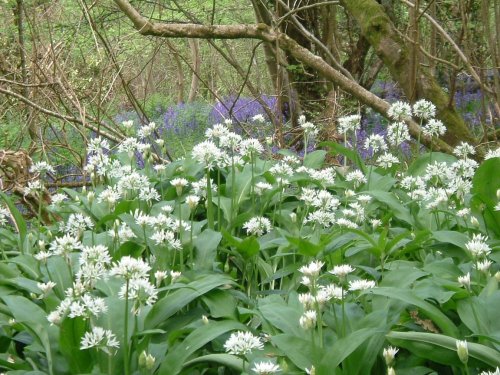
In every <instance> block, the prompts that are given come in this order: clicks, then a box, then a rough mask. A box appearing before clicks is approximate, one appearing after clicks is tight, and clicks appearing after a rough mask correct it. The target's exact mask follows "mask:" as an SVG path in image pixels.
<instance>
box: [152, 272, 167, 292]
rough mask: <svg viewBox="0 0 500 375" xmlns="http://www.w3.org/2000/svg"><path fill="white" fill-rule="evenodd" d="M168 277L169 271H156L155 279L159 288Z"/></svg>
mask: <svg viewBox="0 0 500 375" xmlns="http://www.w3.org/2000/svg"><path fill="white" fill-rule="evenodd" d="M167 277H168V271H160V270H158V271H156V272H155V280H156V287H157V288H159V287H160V285H161V283H162V282H163V280H165V279H166V278H167Z"/></svg>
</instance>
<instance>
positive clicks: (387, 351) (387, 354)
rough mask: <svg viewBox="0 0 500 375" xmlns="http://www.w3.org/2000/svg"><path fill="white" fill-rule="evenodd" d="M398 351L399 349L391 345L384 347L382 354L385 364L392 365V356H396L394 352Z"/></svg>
mask: <svg viewBox="0 0 500 375" xmlns="http://www.w3.org/2000/svg"><path fill="white" fill-rule="evenodd" d="M398 351H399V349H397V348H393V347H392V346H389V347H387V348H384V352H383V356H384V359H385V363H386V365H387V366H391V365H392V363H393V362H394V358H395V357H396V353H397V352H398Z"/></svg>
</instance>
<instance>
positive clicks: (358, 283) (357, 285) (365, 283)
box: [349, 279, 375, 291]
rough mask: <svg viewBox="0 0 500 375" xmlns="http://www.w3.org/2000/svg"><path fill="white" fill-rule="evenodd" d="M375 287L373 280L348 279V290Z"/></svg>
mask: <svg viewBox="0 0 500 375" xmlns="http://www.w3.org/2000/svg"><path fill="white" fill-rule="evenodd" d="M372 288H375V281H373V280H364V279H361V280H353V281H349V290H350V291H355V290H366V289H372Z"/></svg>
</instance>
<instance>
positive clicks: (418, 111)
mask: <svg viewBox="0 0 500 375" xmlns="http://www.w3.org/2000/svg"><path fill="white" fill-rule="evenodd" d="M413 114H414V115H415V116H416V117H418V118H421V119H424V120H428V119H431V118H433V117H434V116H435V115H436V106H435V105H434V104H432V103H431V102H429V101H427V100H425V99H420V100H419V101H417V102H415V104H413Z"/></svg>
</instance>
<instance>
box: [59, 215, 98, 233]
mask: <svg viewBox="0 0 500 375" xmlns="http://www.w3.org/2000/svg"><path fill="white" fill-rule="evenodd" d="M93 227H94V223H93V222H92V219H91V218H90V217H88V216H85V215H83V214H80V213H78V214H71V215H69V217H68V220H67V221H66V223H64V222H61V229H62V230H63V231H64V232H66V233H68V234H69V235H72V236H75V237H80V236H81V235H82V233H83V232H84V231H85V230H87V229H92V228H93Z"/></svg>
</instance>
